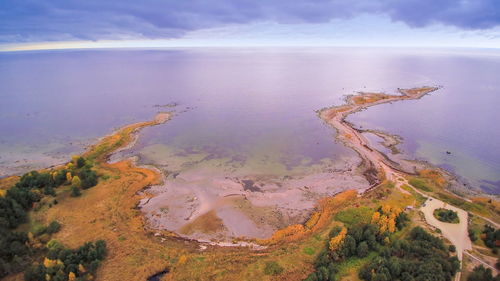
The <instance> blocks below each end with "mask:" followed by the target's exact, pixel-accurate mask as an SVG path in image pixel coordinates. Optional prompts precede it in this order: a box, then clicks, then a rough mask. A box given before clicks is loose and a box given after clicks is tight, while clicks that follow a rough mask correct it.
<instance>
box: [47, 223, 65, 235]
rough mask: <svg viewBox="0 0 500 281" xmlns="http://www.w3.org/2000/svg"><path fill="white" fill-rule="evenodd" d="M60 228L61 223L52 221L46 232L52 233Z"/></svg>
mask: <svg viewBox="0 0 500 281" xmlns="http://www.w3.org/2000/svg"><path fill="white" fill-rule="evenodd" d="M60 229H61V224H60V223H59V222H57V221H52V222H51V223H50V224H49V225H48V226H47V230H46V232H47V233H48V234H53V233H56V232H58V231H59V230H60Z"/></svg>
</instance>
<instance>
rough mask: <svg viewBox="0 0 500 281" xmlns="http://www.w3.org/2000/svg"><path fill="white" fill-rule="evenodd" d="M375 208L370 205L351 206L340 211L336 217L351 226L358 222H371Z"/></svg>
mask: <svg viewBox="0 0 500 281" xmlns="http://www.w3.org/2000/svg"><path fill="white" fill-rule="evenodd" d="M373 212H374V210H373V209H372V208H369V207H364V206H361V207H357V208H349V209H346V210H343V211H340V212H338V213H337V214H336V215H335V219H336V220H338V221H340V222H343V223H344V224H345V225H346V226H351V225H354V224H358V223H369V222H370V219H371V217H372V214H373Z"/></svg>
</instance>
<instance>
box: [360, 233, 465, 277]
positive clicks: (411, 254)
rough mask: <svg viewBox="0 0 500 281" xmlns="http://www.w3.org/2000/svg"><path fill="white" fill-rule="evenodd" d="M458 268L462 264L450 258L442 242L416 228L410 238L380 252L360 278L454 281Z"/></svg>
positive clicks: (396, 242)
mask: <svg viewBox="0 0 500 281" xmlns="http://www.w3.org/2000/svg"><path fill="white" fill-rule="evenodd" d="M459 269H460V261H459V260H458V259H457V257H456V256H453V257H450V255H449V252H448V250H447V248H446V247H445V246H444V243H443V241H442V240H441V239H439V238H437V237H435V236H433V235H431V234H429V233H427V232H426V231H425V230H424V229H422V228H421V227H415V228H413V229H412V230H411V232H410V235H409V237H408V238H407V239H402V240H399V241H393V242H392V243H391V244H390V245H389V246H388V247H385V248H384V249H383V250H382V251H380V253H379V256H378V257H376V258H375V259H373V260H372V261H371V262H369V263H368V264H366V265H365V266H364V267H363V268H362V269H361V270H360V272H359V277H360V278H361V279H362V280H366V281H389V280H402V281H418V280H452V277H453V276H454V275H455V273H456V272H457V271H458V270H459Z"/></svg>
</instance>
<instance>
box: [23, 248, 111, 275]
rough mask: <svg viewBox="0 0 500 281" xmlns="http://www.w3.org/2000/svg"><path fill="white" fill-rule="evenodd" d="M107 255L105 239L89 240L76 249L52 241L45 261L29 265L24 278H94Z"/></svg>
mask: <svg viewBox="0 0 500 281" xmlns="http://www.w3.org/2000/svg"><path fill="white" fill-rule="evenodd" d="M105 257H106V242H104V241H103V240H99V241H97V242H95V243H92V242H87V243H85V244H84V245H83V246H81V247H80V248H78V249H76V250H71V249H66V248H64V247H63V246H62V245H61V244H60V243H58V242H57V241H51V243H49V250H48V253H47V256H46V257H45V259H44V261H43V263H42V264H34V265H32V266H31V267H29V268H28V269H27V270H26V271H25V273H24V280H25V281H40V280H57V281H68V280H69V281H80V280H81V281H83V280H92V279H93V278H94V276H95V272H96V270H97V267H98V266H99V264H100V262H101V261H102V260H104V258H105Z"/></svg>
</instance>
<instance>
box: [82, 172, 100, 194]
mask: <svg viewBox="0 0 500 281" xmlns="http://www.w3.org/2000/svg"><path fill="white" fill-rule="evenodd" d="M80 177H81V180H82V185H81V186H82V188H83V189H87V188H90V187H93V186H95V185H96V184H97V174H96V173H95V172H94V171H92V170H91V169H89V168H83V169H82V171H81V172H80Z"/></svg>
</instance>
